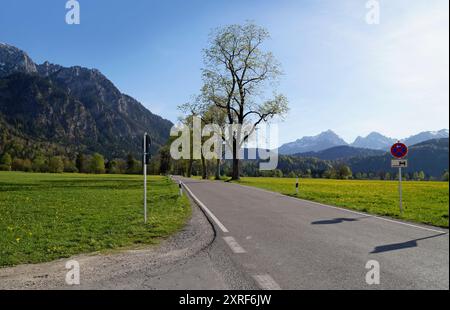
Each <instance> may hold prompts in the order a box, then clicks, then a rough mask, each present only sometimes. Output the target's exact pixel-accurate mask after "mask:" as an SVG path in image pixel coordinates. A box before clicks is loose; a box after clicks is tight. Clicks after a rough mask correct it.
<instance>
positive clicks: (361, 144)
mask: <svg viewBox="0 0 450 310" xmlns="http://www.w3.org/2000/svg"><path fill="white" fill-rule="evenodd" d="M448 137H449V131H448V129H442V130H439V131H424V132H421V133H419V134H417V135H413V136H411V137H408V138H405V139H400V141H402V142H404V143H405V144H406V145H408V146H412V145H415V144H418V143H421V142H425V141H428V140H432V139H442V138H448ZM397 140H398V139H394V138H390V137H386V136H384V135H382V134H380V133H378V132H372V133H370V134H369V135H368V136H366V137H361V136H359V137H358V138H356V139H355V141H354V142H353V143H351V144H348V143H347V142H345V141H344V140H343V139H342V138H341V137H339V136H338V135H337V134H336V133H334V132H333V131H332V130H328V131H325V132H322V133H321V134H319V135H317V136H312V137H303V138H301V139H298V140H297V141H294V142H290V143H286V144H283V145H282V146H281V147H280V148H279V149H278V151H279V153H280V154H282V155H292V154H297V153H307V152H319V151H322V150H326V149H330V148H333V147H336V146H342V145H348V146H352V147H355V148H361V149H371V150H382V151H386V152H387V151H389V148H390V147H391V145H392V144H393V143H395V142H396V141H397Z"/></svg>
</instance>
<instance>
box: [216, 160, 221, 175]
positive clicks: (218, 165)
mask: <svg viewBox="0 0 450 310" xmlns="http://www.w3.org/2000/svg"><path fill="white" fill-rule="evenodd" d="M216 180H220V159H219V158H218V159H217V160H216Z"/></svg>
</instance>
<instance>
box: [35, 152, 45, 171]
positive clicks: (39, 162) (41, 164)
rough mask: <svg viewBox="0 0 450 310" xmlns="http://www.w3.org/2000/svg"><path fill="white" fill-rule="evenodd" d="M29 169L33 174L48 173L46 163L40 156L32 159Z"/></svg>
mask: <svg viewBox="0 0 450 310" xmlns="http://www.w3.org/2000/svg"><path fill="white" fill-rule="evenodd" d="M31 167H32V169H33V171H34V172H48V165H47V161H46V159H45V158H44V157H43V156H42V155H38V156H36V157H35V158H34V160H33V163H32V165H31Z"/></svg>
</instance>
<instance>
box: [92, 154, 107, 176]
mask: <svg viewBox="0 0 450 310" xmlns="http://www.w3.org/2000/svg"><path fill="white" fill-rule="evenodd" d="M90 170H91V171H92V172H93V173H96V174H103V173H105V159H104V158H103V156H102V155H101V154H99V153H95V154H94V155H92V158H91V162H90Z"/></svg>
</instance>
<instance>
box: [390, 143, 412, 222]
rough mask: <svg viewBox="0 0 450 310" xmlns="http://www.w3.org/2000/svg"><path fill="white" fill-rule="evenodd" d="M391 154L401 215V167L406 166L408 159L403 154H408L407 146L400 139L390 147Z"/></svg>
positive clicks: (401, 213)
mask: <svg viewBox="0 0 450 310" xmlns="http://www.w3.org/2000/svg"><path fill="white" fill-rule="evenodd" d="M391 154H392V156H394V157H395V158H396V159H393V160H392V161H391V167H392V168H394V167H395V168H397V167H398V194H399V205H400V215H403V197H402V195H403V189H402V167H405V168H406V167H408V160H407V159H405V156H406V155H407V154H408V147H407V146H406V145H405V144H404V143H400V141H398V142H397V143H395V144H394V145H393V146H392V147H391Z"/></svg>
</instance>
